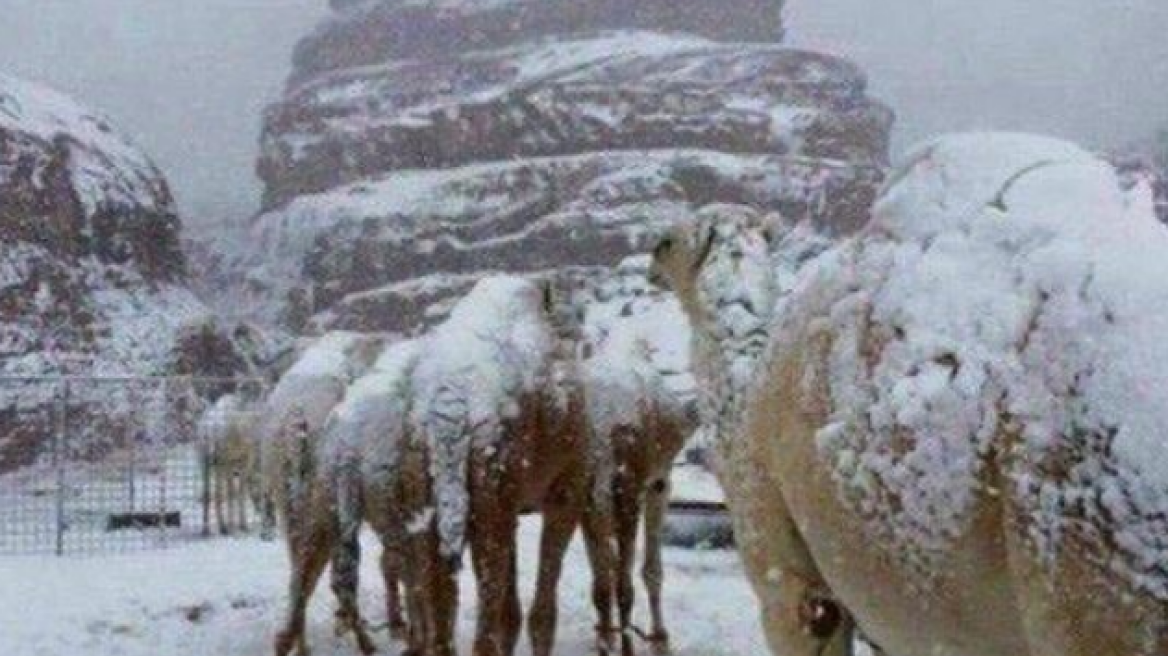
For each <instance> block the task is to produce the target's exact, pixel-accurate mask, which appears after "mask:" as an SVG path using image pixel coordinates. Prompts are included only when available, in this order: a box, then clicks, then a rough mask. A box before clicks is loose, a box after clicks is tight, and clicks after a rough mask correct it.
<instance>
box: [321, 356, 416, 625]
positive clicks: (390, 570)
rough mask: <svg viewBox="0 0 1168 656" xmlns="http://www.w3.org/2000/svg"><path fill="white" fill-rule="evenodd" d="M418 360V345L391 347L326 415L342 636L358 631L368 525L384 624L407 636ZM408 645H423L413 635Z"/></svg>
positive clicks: (324, 453) (324, 461)
mask: <svg viewBox="0 0 1168 656" xmlns="http://www.w3.org/2000/svg"><path fill="white" fill-rule="evenodd" d="M416 361H417V343H416V342H414V341H402V342H397V343H394V344H390V345H389V346H387V347H386V348H385V350H384V351H382V353H381V355H380V356H378V358H377V360H376V362H374V363H373V366H372V367H371V368H370V369H369V371H368V372H366V373H365V375H363V376H361V377H360V378H358V379H357V380H356V381H355V382H354V383H353V384H352V385H350V386H349V388H348V390H347V391H346V393H345V399H344V400H343V401H341V402H340V403H339V404H338V405H337V406H336V407H335V408H333V410H332V412H331V413H330V415H329V418H328V421H327V422H326V423H325V427H324V436H323V439H322V445H321V448H320V452H321V467H320V471H319V473H318V476H319V477H320V481H319V483H318V485H320V486H321V487H322V488H323V489H326V490H330V491H331V492H332V493H333V494H334V495H335V496H334V504H335V505H334V506H333V507H332V510H333V512H334V513H335V520H334V521H335V522H336V524H337V527H338V530H337V531H336V533H335V534H333V535H332V537H333V538H335V539H336V543H335V544H334V545H333V546H332V549H331V551H332V553H333V559H332V588H333V591H334V593H335V594H336V596H337V599H338V600H340V608H341V609H342V610H343V611H344V612H345V613H348V615H346V616H344V617H340V618H339V619H340V620H341V621H340V626H339V627H338V628H340V629H342V630H354V631H355V630H356V628H357V627H359V626H361V623H362V619H361V616H360V613H359V612H358V608H359V606H358V591H359V566H360V557H361V546H360V539H359V538H360V532H361V527H362V525H363V523H364V522H368V523H369V525H370V526H371V527H372V528H373V531H374V532H375V533H376V534H377V536H378V538H379V539H380V541H381V545H382V552H381V561H380V562H381V573H382V578H383V580H384V582H385V594H386V618H387V620H386V621H387V624H388V627H389V631H390V635H391V636H392V637H395V638H401V637H405V630H406V628H407V624H406V621H405V617H404V614H403V609H402V603H401V600H402V597H401V584H403V583H404V584H405V585H406V586H407V588H411V587H416V586H417V583H416V581H415V580H414V577H413V576H412V574H413V572H412V571H411V570H410V569H408V568H405V567H403V565H404V562H403V558H404V552H403V550H404V547H405V544H404V537H405V532H406V531H405V521H404V518H403V517H402V514H401V512H400V509H401V502H400V498H401V493H402V490H401V487H400V482H401V477H400V471H401V452H402V448H403V445H404V442H405V427H406V420H407V416H408V413H409V403H410V387H409V384H410V375H411V373H412V370H413V367H414V364H415V362H416ZM409 642H410V644H411V645H417V644H419V643H420V639H419V638H418V637H417V636H410V640H409Z"/></svg>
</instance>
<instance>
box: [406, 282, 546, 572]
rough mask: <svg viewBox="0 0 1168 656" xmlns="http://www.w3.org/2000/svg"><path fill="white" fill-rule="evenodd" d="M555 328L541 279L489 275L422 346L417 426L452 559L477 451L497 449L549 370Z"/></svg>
mask: <svg viewBox="0 0 1168 656" xmlns="http://www.w3.org/2000/svg"><path fill="white" fill-rule="evenodd" d="M554 344H555V340H554V332H553V329H552V327H551V325H550V322H549V319H548V308H547V298H546V296H545V290H544V288H543V287H541V286H540V285H538V284H536V283H534V282H531V281H529V280H526V279H524V278H520V277H515V276H492V277H488V278H484V279H483V280H481V281H480V282H479V283H478V284H476V285H475V287H474V288H473V289H472V290H471V291H470V292H469V293H468V294H467V295H466V296H465V297H464V298H463V299H462V300H461V301H459V302H458V304H457V305H455V307H454V310H453V311H452V312H451V314H450V318H449V319H447V320H446V322H444V323H443V324H441V325H439V326H438V327H436V328H435V329H434V331H433V332H432V333H430V334H429V335H428V336H427V337H426V338H425V339H424V342H423V344H422V346H421V352H422V356H421V359H420V361H419V362H418V365H417V369H416V370H415V375H414V383H413V386H414V392H415V397H414V398H415V405H414V408H413V412H412V424H413V425H414V426H416V427H417V428H418V429H419V431H420V435H422V436H423V437H422V439H424V440H426V441H427V444H426V446H427V448H428V450H429V452H430V454H431V458H430V468H431V472H430V474H431V480H432V481H433V484H434V496H435V500H436V502H437V508H436V512H437V522H438V524H437V525H438V534H439V539H440V543H441V553H442V556H443V557H444V558H455V557H457V556H458V555H460V554H461V553H462V549H463V546H464V544H465V539H466V521H467V515H468V512H469V501H470V499H469V490H468V481H467V478H466V476H467V468H468V462H469V459H470V457H471V453H472V451H477V450H485V451H489V450H490V449H492V448H494V447H495V446H496V442H497V441H498V439H499V438H500V436H501V435H502V432H503V430H504V422H505V421H507V420H510V419H516V418H517V417H518V415H519V412H520V402H521V400H522V398H523V397H524V396H527V395H530V394H532V393H534V392H536V391H537V389H538V388H539V386H540V383H541V380H543V379H544V378H545V377H546V375H547V374H548V372H549V368H550V363H551V360H552V354H553V348H554Z"/></svg>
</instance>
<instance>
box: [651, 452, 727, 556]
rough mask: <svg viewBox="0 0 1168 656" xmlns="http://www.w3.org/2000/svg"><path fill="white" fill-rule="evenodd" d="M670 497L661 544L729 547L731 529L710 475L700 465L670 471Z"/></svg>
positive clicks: (721, 500) (717, 489)
mask: <svg viewBox="0 0 1168 656" xmlns="http://www.w3.org/2000/svg"><path fill="white" fill-rule="evenodd" d="M672 479H673V498H672V499H671V500H670V502H669V511H668V513H667V515H666V517H665V527H664V535H663V539H664V541H665V544H667V545H670V546H673V547H681V548H684V549H731V548H733V547H734V528H733V526H732V525H731V521H730V511H729V509H728V508H727V507H726V502H725V501H724V500H723V497H722V490H721V488H720V487H718V484H717V481H716V480H715V479H714V475H713V474H711V473H710V472H709V470H708V469H706V468H705V467H704V466H703V465H702V464H700V463H696V462H683V463H681V464H678V465H677V466H676V467H674V470H673V475H672Z"/></svg>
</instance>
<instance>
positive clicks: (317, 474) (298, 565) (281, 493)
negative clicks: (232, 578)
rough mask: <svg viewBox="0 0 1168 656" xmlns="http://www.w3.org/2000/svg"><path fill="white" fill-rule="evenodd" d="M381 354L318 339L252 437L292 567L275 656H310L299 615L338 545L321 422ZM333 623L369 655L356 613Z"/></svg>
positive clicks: (366, 343)
mask: <svg viewBox="0 0 1168 656" xmlns="http://www.w3.org/2000/svg"><path fill="white" fill-rule="evenodd" d="M381 347H382V340H380V339H378V338H375V337H371V336H366V335H359V334H356V333H347V332H334V333H328V334H326V335H324V336H323V337H321V338H320V339H319V340H317V341H316V342H315V343H313V344H312V345H311V346H309V347H308V349H307V350H306V351H305V352H304V354H303V355H302V356H301V357H300V359H299V360H298V361H297V362H296V364H294V365H293V366H292V368H291V369H289V370H288V371H287V372H286V373H285V374H284V376H283V377H282V378H281V379H280V382H279V383H278V384H277V385H276V387H275V388H274V389H273V390H272V392H271V394H270V395H269V397H268V399H267V401H266V402H265V404H264V406H263V408H262V410H261V414H260V417H259V419H258V423H257V435H258V439H259V450H260V454H261V455H260V460H261V466H262V468H263V477H264V487H265V491H266V494H267V495H268V496H269V497H270V499H271V503H272V504H273V505H274V507H275V511H276V514H277V516H278V517H279V520H280V521H281V523H282V524H283V528H284V535H285V539H286V541H287V544H288V555H289V560H290V563H291V582H290V586H289V609H288V617H287V619H286V623H285V625H284V627H283V628H282V629H281V630H280V631H279V633H278V634H277V636H276V641H275V652H276V655H277V656H286V654H288V653H290V652H291V651H292V650H293V649H296V650H297V653H298V654H301V655H304V654H307V653H308V645H307V643H306V640H305V635H304V622H305V610H306V607H307V604H308V599H309V597H311V596H312V592H313V590H314V588H315V587H316V584H317V582H318V580H319V579H320V575H321V573H323V571H324V568H325V566H326V565H327V564H328V562H329V559H330V557H331V556H332V548H333V546H334V545H335V544H337V540H338V532H339V529H340V527H339V524H338V522H337V515H336V511H335V504H336V493H335V491H334V490H333V489H330V488H331V486H330V485H327V484H325V483H327V482H328V480H329V479H328V477H327V476H323V475H322V471H323V470H322V469H321V467H322V463H323V459H322V458H321V455H322V454H321V453H320V450H321V446H322V433H323V428H324V426H325V422H326V420H327V419H328V417H329V415H330V413H331V412H332V410H333V408H334V407H336V406H337V404H339V403H340V402H341V401H342V400H343V399H344V397H345V391H346V389H347V388H348V387H349V385H350V384H351V383H352V382H353V380H354V379H355V378H357V377H358V376H360V375H361V374H362V373H364V371H365V370H366V369H368V368H369V366H370V364H372V362H373V360H374V358H375V357H376V356H377V354H378V353H379V352H380V350H381ZM341 601H342V602H343V601H344V598H342V599H341ZM338 618H339V619H341V620H342V621H345V622H347V624H348V625H349V626H350V628H351V629H353V630H354V631H355V632H356V636H357V639H358V642H359V644H360V647H361V649H362V651H364V652H366V653H368V652H371V651H373V643H372V641H370V640H369V637H368V636H367V635H366V634H365V632H364V629H363V627H362V626H361V624H360V623H359V622H358V621H357V618H358V613H357V612H356V609H350V608H341V610H339V611H338Z"/></svg>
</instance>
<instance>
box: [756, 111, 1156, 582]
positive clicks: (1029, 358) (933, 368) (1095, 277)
mask: <svg viewBox="0 0 1168 656" xmlns="http://www.w3.org/2000/svg"><path fill="white" fill-rule="evenodd" d="M812 316H813V317H818V319H816V321H817V322H818V327H817V329H816V330H817V332H818V333H821V334H824V335H831V336H832V339H831V340H830V343H827V344H826V345H824V346H823V348H824V349H825V350H826V353H825V354H824V357H822V358H818V357H817V358H814V359H816V360H818V364H816V365H814V366H813V367H812V369H813V371H809V372H808V375H806V376H804V379H803V381H802V382H801V384H802V385H805V386H807V389H808V390H814V389H819V390H823V392H821V393H822V394H824V395H825V396H826V398H827V399H829V405H830V411H829V413H828V414H829V422H828V423H827V425H825V426H824V427H822V428H821V429H820V430H819V431H818V433H817V435H816V439H817V446H818V449H819V452H820V454H821V455H822V456H823V457H824V458H826V459H827V460H828V461H829V462H831V463H832V464H833V467H832V473H833V476H834V479H835V481H836V483H837V484H838V486H839V491H840V493H841V496H842V497H843V498H844V499H845V500H846V502H847V503H848V504H850V505H852V507H853V508H854V509H855V510H856V512H857V513H858V514H860V515H861V516H862V517H864V518H865V519H866V520H867V521H868V523H869V526H868V528H869V529H871V530H872V531H875V532H876V534H877V535H880V537H882V538H883V539H887V540H890V541H891V544H893V545H894V546H895V547H897V548H903V550H904V552H905V553H906V554H908V555H909V556H910V557H911V558H913V559H915V560H916V561H917V562H919V563H922V564H927V563H929V562H931V560H932V556H935V555H938V554H941V553H942V552H943V551H944V549H945V548H946V547H947V546H948V545H949V544H951V543H952V541H953V540H954V539H955V537H956V536H959V535H961V534H963V533H964V532H966V531H967V530H969V529H970V527H971V522H973V521H974V519H975V509H976V505H977V504H978V502H979V496H980V494H981V492H980V490H982V489H983V488H982V487H981V486H980V485H979V481H981V480H984V478H983V477H984V476H985V475H987V472H986V471H985V470H986V467H987V466H989V464H988V463H991V462H995V461H996V460H998V459H999V458H1001V459H1002V463H1000V467H1001V469H1002V472H1003V474H1004V476H1005V479H1006V480H1005V482H1004V485H1005V486H1006V487H1005V489H1004V490H1003V492H1005V494H1006V496H1007V498H1008V499H1010V500H1011V503H1012V504H1015V505H1016V507H1017V511H1018V512H1019V514H1020V516H1019V518H1020V521H1021V522H1022V523H1023V525H1024V526H1025V527H1026V529H1027V531H1028V535H1029V537H1030V539H1032V540H1033V541H1034V543H1035V544H1036V545H1037V548H1038V549H1040V550H1041V551H1042V553H1043V554H1045V557H1046V558H1048V559H1051V560H1054V559H1057V558H1060V557H1062V556H1061V555H1060V554H1061V553H1062V552H1064V551H1066V550H1068V549H1069V548H1070V547H1069V545H1071V544H1072V543H1073V544H1074V545H1077V546H1078V547H1080V548H1083V549H1084V550H1085V551H1086V552H1087V553H1089V554H1090V556H1089V557H1090V558H1092V559H1093V560H1095V561H1096V563H1095V564H1096V565H1098V566H1099V567H1101V568H1103V569H1105V570H1108V571H1112V572H1115V573H1117V574H1119V575H1120V576H1121V577H1122V578H1123V579H1124V580H1126V582H1127V583H1129V584H1130V585H1131V586H1132V588H1133V590H1138V591H1139V594H1142V595H1147V594H1151V595H1153V596H1154V597H1156V598H1158V599H1160V600H1168V571H1166V569H1165V563H1168V518H1166V517H1165V514H1164V509H1165V508H1168V440H1166V439H1165V433H1164V430H1165V426H1168V404H1165V403H1164V402H1163V400H1164V394H1165V391H1166V390H1168V340H1165V335H1168V231H1166V230H1165V228H1164V226H1163V225H1161V224H1160V223H1159V222H1158V221H1157V220H1156V217H1155V215H1154V213H1153V207H1152V198H1151V193H1150V190H1149V189H1147V188H1145V187H1144V186H1137V187H1136V188H1134V189H1132V190H1129V191H1125V190H1124V189H1123V188H1122V186H1121V184H1120V182H1119V180H1118V179H1117V176H1116V173H1115V171H1114V169H1113V168H1112V167H1111V166H1110V165H1108V164H1106V163H1105V162H1103V161H1101V160H1100V159H1098V158H1096V157H1095V156H1093V155H1092V154H1090V153H1088V152H1086V151H1084V150H1081V149H1079V148H1078V147H1076V146H1073V145H1070V144H1066V143H1063V142H1059V141H1054V140H1050V139H1045V138H1039V137H1031V136H1024V135H1013V134H975V135H968V136H956V137H951V138H945V139H942V140H939V141H936V142H934V143H932V144H930V145H928V146H926V147H924V148H922V149H920V150H918V151H917V152H915V153H914V154H913V155H912V156H911V158H910V159H909V164H908V165H907V166H906V167H904V168H903V169H902V170H901V172H900V173H899V174H897V175H895V176H894V177H893V179H892V180H891V181H890V182H889V184H888V186H887V187H886V189H885V191H884V193H883V196H882V199H881V200H880V201H879V203H878V204H877V206H876V208H875V216H874V218H873V221H872V223H871V224H870V225H869V226H868V227H867V228H866V229H865V231H864V232H863V233H861V235H860V236H859V237H857V238H856V239H854V240H853V241H851V242H849V243H848V244H847V245H845V246H843V247H841V248H839V249H836V250H834V251H832V252H829V253H827V254H825V255H824V256H822V257H820V258H819V259H818V260H816V261H815V262H813V263H812V264H810V265H808V270H807V271H806V273H805V274H804V275H802V276H800V278H799V281H798V284H797V285H796V288H795V290H794V291H793V293H792V296H791V298H790V300H789V302H788V303H787V304H786V306H785V307H784V309H783V311H782V312H781V313H780V316H779V318H778V324H777V330H776V332H775V335H776V342H775V344H774V345H773V348H774V349H775V352H776V353H782V352H783V351H782V349H791V348H795V346H794V343H793V340H797V339H799V338H798V337H796V336H792V335H791V334H790V331H791V330H794V329H795V323H796V322H802V321H805V320H806V318H807V317H812ZM1003 454H1005V455H1007V456H1010V457H1004V456H1003ZM1010 454H1013V455H1012V456H1011V455H1010ZM1014 456H1017V457H1014Z"/></svg>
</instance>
